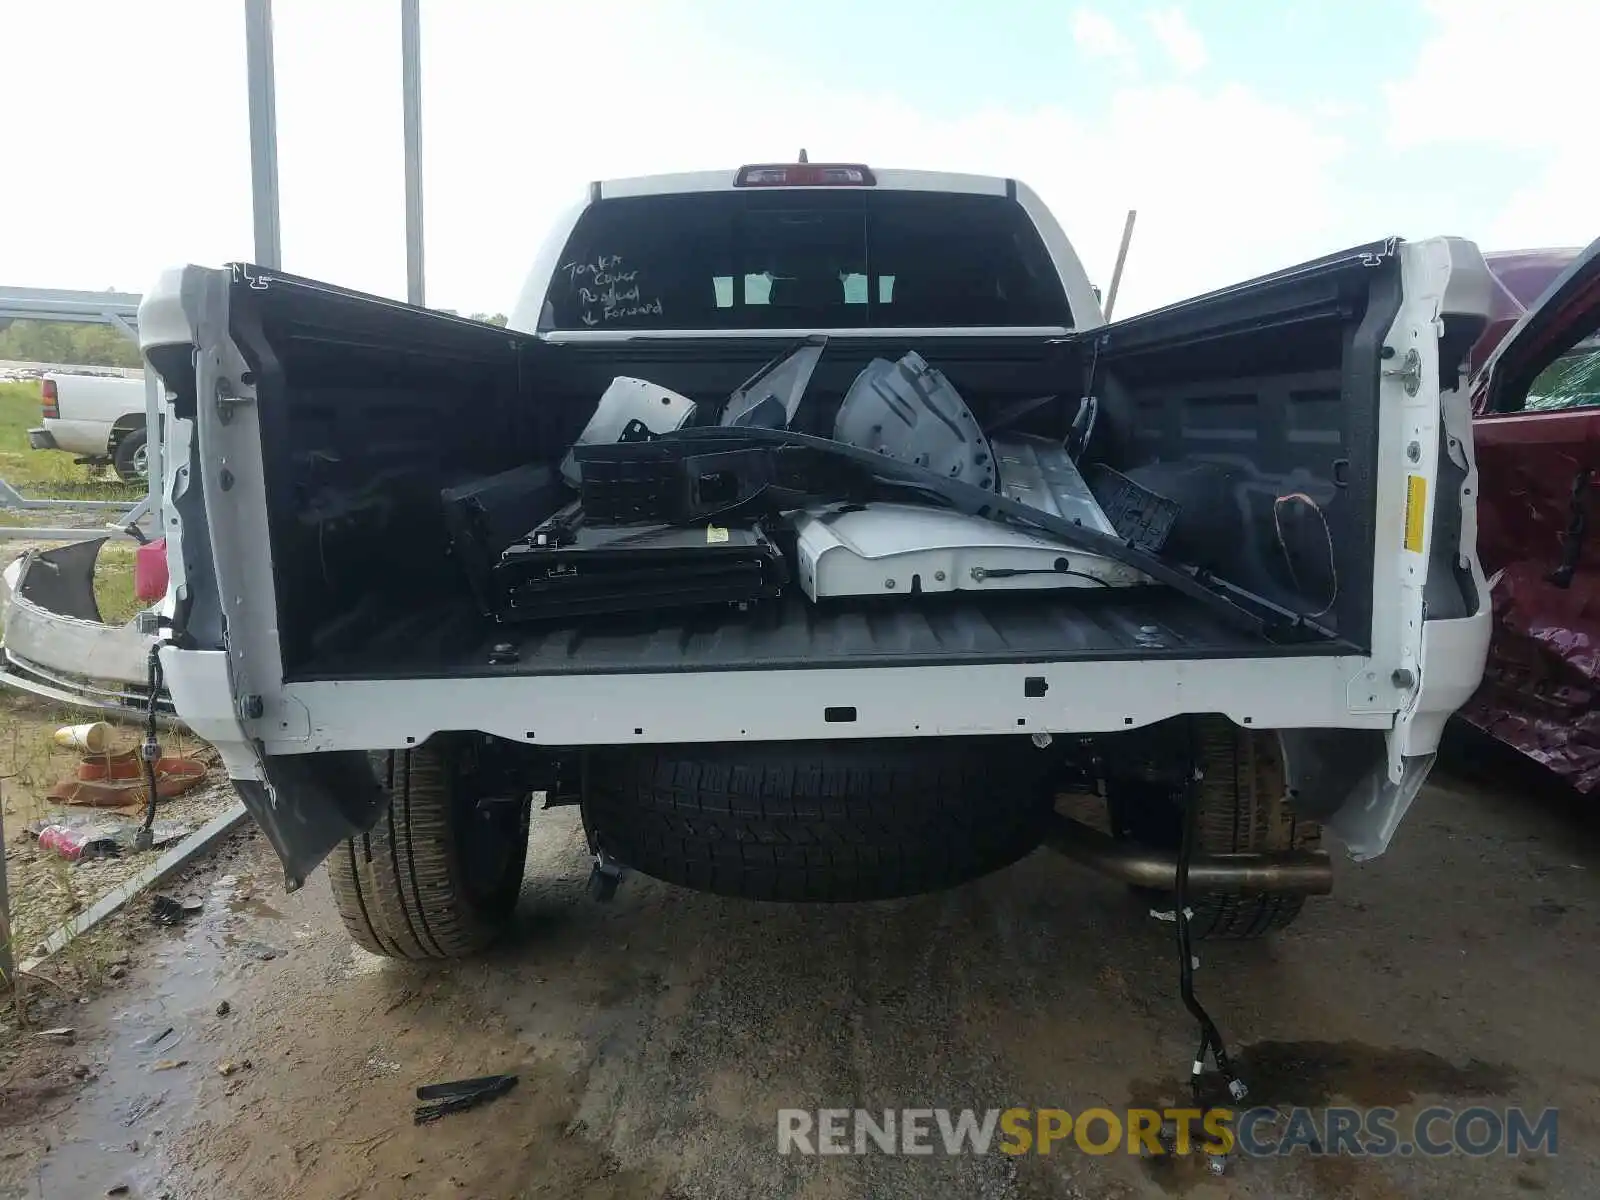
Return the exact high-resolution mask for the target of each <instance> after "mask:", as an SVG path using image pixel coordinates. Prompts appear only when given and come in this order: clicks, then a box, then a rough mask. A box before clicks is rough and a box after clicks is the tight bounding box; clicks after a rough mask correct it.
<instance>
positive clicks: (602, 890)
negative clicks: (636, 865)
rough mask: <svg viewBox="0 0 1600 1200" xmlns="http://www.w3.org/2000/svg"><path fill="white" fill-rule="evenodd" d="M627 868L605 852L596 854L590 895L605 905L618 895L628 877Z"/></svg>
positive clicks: (592, 869) (590, 877)
mask: <svg viewBox="0 0 1600 1200" xmlns="http://www.w3.org/2000/svg"><path fill="white" fill-rule="evenodd" d="M627 873H628V872H627V868H626V867H624V866H623V865H622V864H621V863H619V862H618V861H617V860H616V859H614V858H612V857H611V855H609V854H607V853H606V852H605V851H604V850H596V851H595V852H594V866H593V867H592V868H590V870H589V895H590V896H591V897H592V898H593V899H595V900H598V901H599V902H600V903H602V904H604V903H605V902H606V901H608V900H610V899H611V898H612V897H613V896H615V895H616V894H617V888H618V887H619V886H621V884H622V881H623V879H624V878H626V877H627Z"/></svg>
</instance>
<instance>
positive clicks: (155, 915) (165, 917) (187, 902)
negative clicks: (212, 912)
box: [150, 895, 205, 925]
mask: <svg viewBox="0 0 1600 1200" xmlns="http://www.w3.org/2000/svg"><path fill="white" fill-rule="evenodd" d="M204 907H205V905H204V904H202V903H201V902H200V901H199V900H196V899H194V898H193V897H192V896H190V897H185V898H184V899H182V900H174V899H173V898H172V897H171V896H159V895H158V896H152V897H151V898H150V918H151V920H153V921H154V922H155V923H156V924H157V925H177V924H179V923H181V922H183V921H187V920H188V919H189V918H190V917H193V916H196V915H197V914H198V913H199V912H200V910H201V909H202V908H204Z"/></svg>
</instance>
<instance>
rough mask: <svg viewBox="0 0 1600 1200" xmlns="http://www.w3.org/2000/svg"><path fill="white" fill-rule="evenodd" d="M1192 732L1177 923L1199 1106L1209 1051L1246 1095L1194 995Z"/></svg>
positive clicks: (1236, 1090) (1195, 788)
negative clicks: (1194, 1040) (1196, 1044)
mask: <svg viewBox="0 0 1600 1200" xmlns="http://www.w3.org/2000/svg"><path fill="white" fill-rule="evenodd" d="M1187 726H1188V732H1189V739H1188V740H1189V754H1188V760H1189V761H1188V773H1187V778H1186V779H1185V780H1184V784H1183V837H1182V839H1181V841H1180V843H1179V846H1178V871H1177V879H1176V880H1175V881H1174V885H1173V895H1172V900H1173V914H1172V915H1173V923H1174V924H1175V925H1176V926H1177V927H1178V993H1179V994H1180V995H1181V996H1182V997H1183V1006H1184V1007H1185V1008H1187V1009H1188V1010H1189V1012H1190V1014H1191V1015H1193V1017H1194V1019H1195V1020H1196V1021H1197V1022H1199V1025H1200V1048H1199V1050H1197V1051H1196V1052H1195V1056H1194V1066H1193V1069H1192V1072H1191V1074H1190V1077H1189V1086H1190V1088H1191V1090H1192V1092H1193V1095H1194V1100H1195V1104H1196V1106H1197V1107H1204V1105H1202V1104H1201V1103H1200V1074H1201V1072H1202V1071H1203V1070H1204V1069H1205V1061H1206V1051H1207V1050H1209V1051H1211V1055H1212V1058H1213V1059H1215V1061H1216V1064H1217V1070H1218V1072H1220V1073H1221V1075H1222V1077H1223V1080H1224V1081H1225V1082H1226V1083H1227V1085H1228V1091H1229V1094H1230V1095H1232V1096H1233V1098H1234V1099H1235V1100H1239V1099H1242V1098H1243V1097H1244V1092H1245V1088H1244V1084H1243V1083H1242V1082H1240V1080H1239V1077H1238V1076H1237V1075H1235V1074H1234V1072H1233V1064H1232V1063H1231V1062H1230V1061H1229V1059H1228V1051H1227V1048H1226V1047H1225V1046H1224V1045H1223V1042H1222V1033H1221V1031H1220V1030H1218V1028H1217V1024H1216V1022H1215V1021H1213V1020H1212V1019H1211V1014H1210V1013H1208V1012H1207V1011H1206V1010H1205V1006H1204V1005H1203V1004H1201V1003H1200V1000H1199V998H1198V997H1196V996H1195V994H1194V950H1193V942H1192V940H1191V938H1190V936H1189V910H1188V903H1189V863H1190V860H1191V859H1192V858H1193V857H1194V844H1195V826H1196V824H1197V822H1198V820H1199V812H1200V797H1199V791H1200V780H1201V778H1202V775H1201V768H1200V760H1199V744H1198V742H1197V740H1196V738H1195V733H1194V718H1193V717H1191V718H1189V720H1188V722H1187Z"/></svg>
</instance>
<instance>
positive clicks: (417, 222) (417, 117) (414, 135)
mask: <svg viewBox="0 0 1600 1200" xmlns="http://www.w3.org/2000/svg"><path fill="white" fill-rule="evenodd" d="M417 8H418V0H400V90H401V112H402V116H403V120H402V133H403V136H404V138H405V155H406V300H407V302H408V303H411V304H416V305H421V304H422V303H423V302H424V301H423V290H422V25H421V17H420V15H419V14H418V11H417Z"/></svg>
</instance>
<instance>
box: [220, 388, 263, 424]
mask: <svg viewBox="0 0 1600 1200" xmlns="http://www.w3.org/2000/svg"><path fill="white" fill-rule="evenodd" d="M253 403H255V397H254V396H241V395H240V394H239V390H238V389H237V388H235V387H234V386H233V382H232V381H231V380H229V379H227V378H226V377H219V378H218V379H217V395H216V404H217V420H219V421H221V422H222V423H223V424H224V425H226V424H227V423H228V422H229V421H231V420H233V408H234V405H236V404H253Z"/></svg>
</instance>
